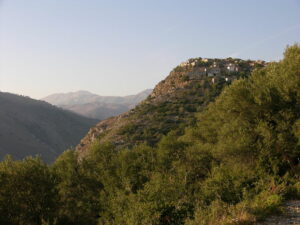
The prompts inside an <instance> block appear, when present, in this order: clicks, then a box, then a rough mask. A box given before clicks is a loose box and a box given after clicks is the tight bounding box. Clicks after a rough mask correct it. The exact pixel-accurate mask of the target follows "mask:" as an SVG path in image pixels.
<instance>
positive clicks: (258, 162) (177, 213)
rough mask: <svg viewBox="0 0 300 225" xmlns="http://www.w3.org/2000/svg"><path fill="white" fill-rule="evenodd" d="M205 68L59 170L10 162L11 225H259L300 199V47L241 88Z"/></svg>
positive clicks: (179, 71)
mask: <svg viewBox="0 0 300 225" xmlns="http://www.w3.org/2000/svg"><path fill="white" fill-rule="evenodd" d="M200 60H201V61H200ZM230 60H231V59H230ZM194 62H195V63H194ZM199 62H202V59H197V60H196V61H194V60H191V61H189V62H188V63H184V64H183V65H181V66H180V67H178V68H176V69H175V70H174V71H173V72H171V74H170V76H168V78H167V79H166V80H164V81H162V82H161V83H160V84H158V85H157V87H156V88H155V89H154V91H153V93H152V94H151V95H150V97H149V99H147V100H146V101H145V102H143V103H141V104H140V105H139V106H137V108H135V109H134V110H133V111H131V112H129V113H127V114H124V115H122V116H119V117H116V118H112V119H110V120H107V121H105V122H102V123H100V124H98V125H97V126H96V127H95V128H93V130H91V131H90V132H89V134H88V135H87V137H86V139H85V142H82V145H81V148H80V149H79V150H78V151H73V150H69V151H66V152H64V153H63V154H62V155H61V156H60V157H59V158H58V159H57V160H56V162H55V163H54V164H53V165H51V166H46V165H45V164H44V163H43V162H41V161H40V160H39V159H36V158H34V159H33V158H28V159H25V160H23V161H12V160H11V159H6V160H5V161H3V162H2V163H0V187H1V190H0V224H26V225H27V224H32V225H35V224H48V225H50V224H53V225H54V224H56V225H58V224H59V225H68V224H69V225H74V224H76V225H86V224H89V225H96V224H97V225H107V224H112V225H114V224H115V225H117V224H118V225H121V224H122V225H141V224H142V225H177V224H178V225H179V224H180V225H181V224H186V225H196V224H197V225H216V224H218V225H219V224H220V225H238V224H244V225H245V224H255V223H256V224H257V222H258V221H260V220H263V219H264V218H266V217H267V216H269V215H271V214H280V212H281V211H280V210H281V208H280V205H281V204H282V203H283V202H284V201H285V200H287V199H297V198H300V183H299V180H300V165H299V158H300V46H299V45H294V46H291V47H289V48H288V49H287V50H286V52H285V54H284V59H283V60H281V61H280V62H274V63H269V64H268V65H267V66H266V67H265V68H261V69H258V70H254V71H252V74H251V76H249V77H248V75H247V73H243V74H242V71H240V70H239V71H235V72H238V73H240V74H238V73H231V76H232V77H233V76H236V77H235V78H239V79H237V80H236V79H231V80H234V81H233V82H232V84H231V85H227V84H228V83H227V81H228V79H227V81H226V78H229V77H227V76H229V75H226V74H225V75H223V74H224V73H223V72H224V70H225V71H226V67H224V68H222V67H221V66H219V69H220V71H219V72H218V74H215V75H212V74H210V75H208V74H207V71H204V70H203V69H199V68H202V64H201V66H200V67H198V68H197V65H199V64H197V63H199ZM204 63H210V61H208V62H205V61H204ZM250 63H251V62H249V65H250ZM205 65H206V64H205ZM207 66H208V68H214V66H213V61H212V64H210V65H207ZM211 66H212V67H211ZM239 68H241V67H239ZM244 68H247V66H245V67H244ZM233 70H234V69H233ZM195 71H198V72H197V73H196V75H195ZM212 71H214V72H217V70H216V69H212ZM245 71H246V70H245ZM248 72H250V70H248ZM213 78H217V79H216V80H213ZM224 81H225V82H224ZM218 85H220V86H218ZM200 90H202V91H200ZM221 90H222V92H221ZM219 92H221V94H220V95H219V96H218V97H216V96H217V95H218V93H219ZM192 93H193V94H192ZM199 93H200V94H199ZM213 99H215V101H213V102H211V101H212V100H213ZM183 102H184V103H183ZM209 102H211V103H209ZM173 103H174V104H173ZM182 103H183V104H182ZM205 106H207V107H205ZM181 107H182V109H181ZM173 114H174V115H173ZM174 118H178V121H179V122H178V123H174ZM167 119H171V120H172V123H170V126H169V127H167V128H165V126H167V124H169V122H167ZM133 122H135V123H133ZM174 124H175V125H174ZM130 126H132V127H130ZM124 127H125V128H124ZM143 128H147V129H150V131H147V132H148V133H147V135H145V133H144V132H145V131H144V129H143ZM151 128H154V129H155V132H156V133H151ZM163 134H166V135H163ZM83 153H85V154H83ZM83 155H84V157H82V156H83ZM37 183H38V184H39V185H36V184H37Z"/></svg>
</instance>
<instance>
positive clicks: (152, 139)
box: [77, 58, 266, 152]
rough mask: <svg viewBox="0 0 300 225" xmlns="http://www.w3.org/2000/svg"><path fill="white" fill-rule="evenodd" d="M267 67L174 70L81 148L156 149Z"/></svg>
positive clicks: (203, 65) (197, 64) (205, 62)
mask: <svg viewBox="0 0 300 225" xmlns="http://www.w3.org/2000/svg"><path fill="white" fill-rule="evenodd" d="M265 65H266V63H265V62H263V61H251V60H248V61H245V60H241V59H232V58H228V59H202V58H193V59H189V60H188V61H187V62H184V63H182V64H180V65H179V66H177V67H176V68H174V69H173V70H172V71H171V72H170V74H169V76H168V77H167V78H166V79H165V80H163V81H161V82H160V83H159V84H157V86H156V87H155V89H154V90H153V92H152V93H151V94H150V95H149V97H148V98H147V99H146V100H144V101H143V102H142V103H140V104H138V105H137V106H136V107H135V108H134V109H132V110H131V111H129V112H127V113H124V114H121V115H120V116H117V117H113V118H110V119H107V120H104V121H101V122H100V123H99V124H97V125H96V126H95V127H94V128H92V129H91V130H90V131H89V133H88V134H87V135H86V137H85V138H83V140H82V141H81V143H80V145H78V146H77V150H78V151H80V152H85V149H88V147H89V146H90V145H91V144H92V143H93V142H94V141H95V140H97V141H99V142H100V143H105V142H107V141H109V142H112V143H113V144H114V145H116V146H118V148H124V147H129V148H132V147H133V146H135V145H138V144H141V143H146V144H149V145H150V146H154V145H156V143H157V142H158V141H159V140H160V139H161V137H162V136H163V135H166V134H167V133H168V132H170V131H171V130H173V131H174V130H176V131H177V132H178V133H182V131H183V129H184V128H185V127H186V126H189V125H191V124H194V123H195V121H196V118H195V113H197V112H201V111H202V110H203V109H205V107H206V106H207V105H208V104H209V103H210V102H212V101H213V100H214V99H215V98H216V97H217V96H218V95H219V94H220V93H221V91H222V90H223V88H224V87H226V86H228V85H229V84H231V82H232V81H234V80H236V79H239V78H241V77H248V76H249V75H250V73H251V71H253V70H255V69H257V68H262V67H264V66H265Z"/></svg>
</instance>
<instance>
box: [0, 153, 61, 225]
mask: <svg viewBox="0 0 300 225" xmlns="http://www.w3.org/2000/svg"><path fill="white" fill-rule="evenodd" d="M55 184H56V180H55V177H54V176H53V174H52V173H51V171H50V169H49V168H48V166H47V165H46V164H45V163H43V162H42V161H41V159H39V158H26V159H24V160H22V161H13V160H12V159H11V158H9V157H8V158H6V159H5V160H4V161H3V162H1V163H0V187H1V188H0V224H6V225H9V224H11V225H39V224H54V223H55V221H56V211H57V208H58V195H57V189H56V186H55Z"/></svg>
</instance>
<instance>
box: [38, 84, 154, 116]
mask: <svg viewBox="0 0 300 225" xmlns="http://www.w3.org/2000/svg"><path fill="white" fill-rule="evenodd" d="M151 92H152V89H147V90H144V91H142V92H140V93H138V94H136V95H128V96H124V97H120V96H100V95H96V94H93V93H90V92H88V91H77V92H70V93H60V94H52V95H49V96H47V97H45V98H43V99H42V100H44V101H46V102H48V103H50V104H53V105H56V106H58V107H61V108H63V109H67V110H70V111H73V112H76V113H78V114H80V115H83V116H86V117H90V118H94V119H98V120H103V119H106V118H109V117H112V116H116V115H119V114H121V113H124V112H127V111H128V110H130V109H132V108H133V107H134V106H136V105H137V104H138V103H140V102H141V101H143V100H144V99H146V98H147V96H148V95H149V94H150V93H151Z"/></svg>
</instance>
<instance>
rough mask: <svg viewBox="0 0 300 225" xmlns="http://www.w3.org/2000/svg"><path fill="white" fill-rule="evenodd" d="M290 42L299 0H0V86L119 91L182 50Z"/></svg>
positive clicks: (212, 53)
mask: <svg viewBox="0 0 300 225" xmlns="http://www.w3.org/2000/svg"><path fill="white" fill-rule="evenodd" d="M294 43H300V0H248V1H246V0H210V1H208V0H207V1H204V0H26V1H24V0H0V91H5V92H12V93H17V94H22V95H25V96H30V97H32V98H36V99H40V98H42V97H45V96H47V95H50V94H53V93H63V92H71V91H77V90H87V91H90V92H93V93H96V94H99V95H106V96H108V95H109V96H110V95H120V96H124V95H129V94H135V93H138V92H140V91H142V90H144V89H147V88H153V87H154V86H155V85H156V84H157V83H158V82H159V81H161V80H163V79H164V78H165V77H166V76H167V75H168V74H169V72H170V71H171V70H172V69H173V68H174V67H176V66H177V65H178V64H179V63H181V62H183V61H186V60H187V59H189V58H193V57H206V58H226V57H237V58H242V59H262V60H266V61H277V60H280V59H281V58H282V54H283V52H284V50H285V48H286V47H287V46H288V45H292V44H294Z"/></svg>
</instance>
